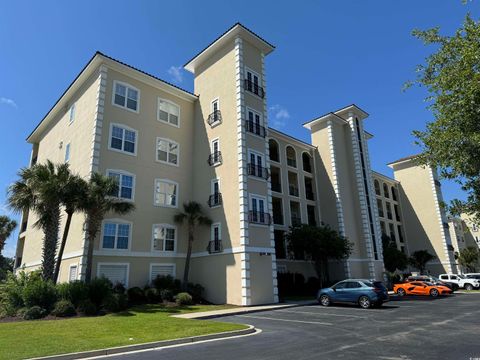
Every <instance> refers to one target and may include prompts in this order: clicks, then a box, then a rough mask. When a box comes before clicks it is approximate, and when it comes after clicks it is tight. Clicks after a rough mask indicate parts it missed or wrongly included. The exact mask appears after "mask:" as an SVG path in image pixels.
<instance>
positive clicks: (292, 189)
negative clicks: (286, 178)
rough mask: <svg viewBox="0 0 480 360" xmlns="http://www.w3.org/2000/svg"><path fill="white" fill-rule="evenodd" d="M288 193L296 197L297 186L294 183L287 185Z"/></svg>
mask: <svg viewBox="0 0 480 360" xmlns="http://www.w3.org/2000/svg"><path fill="white" fill-rule="evenodd" d="M288 193H289V194H290V195H291V196H296V197H298V187H296V186H295V185H290V186H289V187H288Z"/></svg>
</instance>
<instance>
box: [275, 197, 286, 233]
mask: <svg viewBox="0 0 480 360" xmlns="http://www.w3.org/2000/svg"><path fill="white" fill-rule="evenodd" d="M277 194H281V193H277ZM273 198H275V199H280V201H281V203H282V219H283V225H282V224H275V222H274V221H273ZM272 224H273V225H275V226H287V222H286V218H285V202H284V201H283V196H281V197H280V196H275V195H272ZM282 231H283V230H282Z"/></svg>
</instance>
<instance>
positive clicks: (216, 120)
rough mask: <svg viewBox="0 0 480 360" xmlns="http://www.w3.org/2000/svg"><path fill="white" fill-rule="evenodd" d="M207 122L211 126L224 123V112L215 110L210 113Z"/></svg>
mask: <svg viewBox="0 0 480 360" xmlns="http://www.w3.org/2000/svg"><path fill="white" fill-rule="evenodd" d="M207 123H208V125H210V126H213V125H217V124H221V123H222V113H221V112H220V110H215V111H214V112H213V113H211V114H210V115H208V119H207Z"/></svg>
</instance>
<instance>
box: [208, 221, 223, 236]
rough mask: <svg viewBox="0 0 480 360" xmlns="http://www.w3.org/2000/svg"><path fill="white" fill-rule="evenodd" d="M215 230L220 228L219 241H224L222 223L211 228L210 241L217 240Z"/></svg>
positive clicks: (214, 224) (217, 223)
mask: <svg viewBox="0 0 480 360" xmlns="http://www.w3.org/2000/svg"><path fill="white" fill-rule="evenodd" d="M215 228H218V240H222V223H220V222H216V223H213V224H212V226H211V227H210V240H211V241H214V240H215Z"/></svg>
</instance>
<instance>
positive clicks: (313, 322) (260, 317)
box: [237, 315, 333, 326]
mask: <svg viewBox="0 0 480 360" xmlns="http://www.w3.org/2000/svg"><path fill="white" fill-rule="evenodd" d="M237 316H238V317H245V318H252V319H259V320H273V321H286V322H294V323H302V324H314V325H324V326H332V325H333V324H332V323H327V322H320V321H303V320H288V319H279V318H272V317H267V316H253V315H237Z"/></svg>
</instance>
